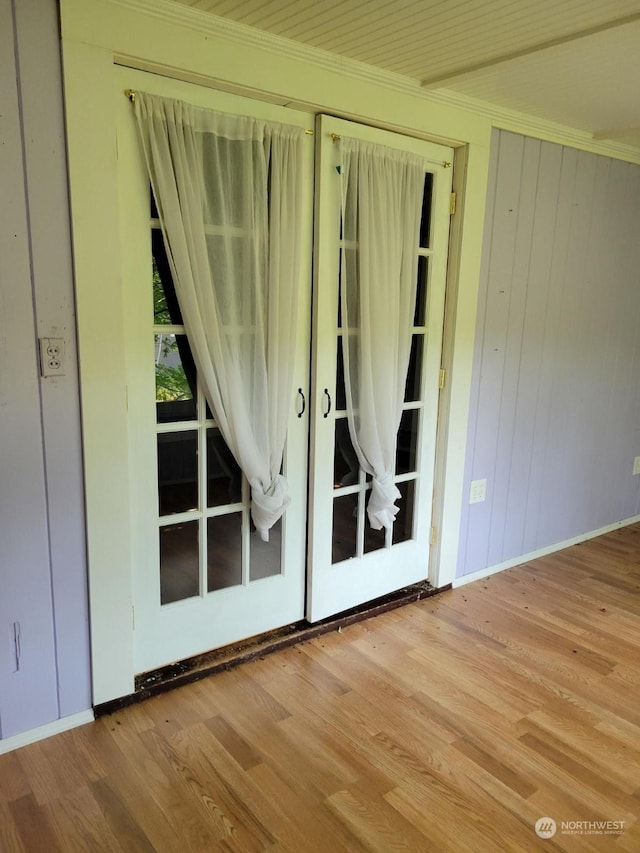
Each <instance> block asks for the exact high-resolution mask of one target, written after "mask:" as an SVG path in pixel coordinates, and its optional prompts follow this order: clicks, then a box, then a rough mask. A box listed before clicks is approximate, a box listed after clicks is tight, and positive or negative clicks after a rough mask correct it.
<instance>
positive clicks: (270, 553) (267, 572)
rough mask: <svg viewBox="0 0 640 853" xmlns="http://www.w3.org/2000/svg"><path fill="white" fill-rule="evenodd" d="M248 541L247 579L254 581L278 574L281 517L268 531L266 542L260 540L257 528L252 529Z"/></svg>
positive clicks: (279, 565) (280, 557) (280, 556)
mask: <svg viewBox="0 0 640 853" xmlns="http://www.w3.org/2000/svg"><path fill="white" fill-rule="evenodd" d="M249 542H250V551H249V579H250V580H252V581H256V580H260V578H270V577H272V576H273V575H279V574H280V572H281V571H282V568H281V565H282V563H281V561H282V555H281V544H282V519H280V520H279V521H278V522H276V524H274V525H273V527H272V528H271V530H270V531H269V541H268V542H263V541H262V539H261V538H260V534H259V533H258V531H257V530H252V533H251V537H250V539H249Z"/></svg>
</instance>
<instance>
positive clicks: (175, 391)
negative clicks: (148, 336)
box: [154, 334, 196, 423]
mask: <svg viewBox="0 0 640 853" xmlns="http://www.w3.org/2000/svg"><path fill="white" fill-rule="evenodd" d="M154 341H155V354H154V357H155V365H156V413H157V419H158V423H170V422H171V421H187V420H195V418H196V401H195V383H196V372H195V366H194V365H193V358H192V357H191V352H190V350H189V344H188V343H187V338H186V335H170V334H157V335H155V336H154Z"/></svg>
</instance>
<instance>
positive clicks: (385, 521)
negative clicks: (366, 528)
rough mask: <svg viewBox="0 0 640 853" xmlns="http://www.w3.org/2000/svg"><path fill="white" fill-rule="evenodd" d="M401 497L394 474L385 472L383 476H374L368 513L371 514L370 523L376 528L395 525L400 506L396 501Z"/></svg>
mask: <svg viewBox="0 0 640 853" xmlns="http://www.w3.org/2000/svg"><path fill="white" fill-rule="evenodd" d="M399 497H401V494H400V491H399V489H398V487H397V486H396V484H395V483H394V482H393V475H392V474H383V475H382V477H374V478H373V481H372V483H371V497H370V498H369V503H368V505H367V515H368V516H369V524H370V525H371V527H373V529H374V530H382V528H383V527H393V522H394V520H395V517H396V515H397V514H398V507H397V506H395V504H394V501H396V500H397V499H398V498H399Z"/></svg>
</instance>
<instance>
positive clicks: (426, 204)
mask: <svg viewBox="0 0 640 853" xmlns="http://www.w3.org/2000/svg"><path fill="white" fill-rule="evenodd" d="M432 195H433V175H432V174H431V172H427V174H426V175H425V177H424V195H423V197H422V219H421V221H420V248H421V249H428V248H429V247H430V245H431V196H432Z"/></svg>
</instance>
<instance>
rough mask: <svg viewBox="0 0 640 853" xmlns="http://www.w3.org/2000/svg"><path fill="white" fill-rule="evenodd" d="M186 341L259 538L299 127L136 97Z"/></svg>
mask: <svg viewBox="0 0 640 853" xmlns="http://www.w3.org/2000/svg"><path fill="white" fill-rule="evenodd" d="M135 115H136V119H137V122H138V128H139V131H140V136H141V139H142V145H143V148H144V153H145V158H146V161H147V166H148V169H149V176H150V179H151V184H152V187H153V193H154V196H155V200H156V205H157V208H158V213H159V216H160V222H161V225H162V231H163V235H164V240H165V245H166V248H167V255H168V257H169V263H170V265H171V271H172V274H173V278H174V282H175V288H176V294H177V297H178V302H179V304H180V310H181V311H182V316H183V320H184V324H185V329H186V333H187V338H188V340H189V344H190V346H191V350H192V352H193V356H194V360H195V362H196V366H197V368H198V373H199V377H200V381H201V382H202V385H203V387H204V389H205V394H206V397H207V400H208V402H209V405H210V407H211V410H212V412H213V414H214V417H215V419H216V422H217V424H218V426H219V428H220V431H221V432H222V435H223V437H224V439H225V441H226V442H227V445H228V446H229V449H230V450H231V452H232V453H233V455H234V456H235V458H236V460H237V462H238V464H239V466H240V468H241V469H242V471H243V472H244V474H245V475H246V477H247V479H248V480H249V483H250V484H251V499H252V505H251V513H252V518H253V521H254V523H255V525H256V528H257V529H258V531H259V533H260V535H261V537H262V538H263V539H264V540H265V541H266V540H268V531H269V528H270V527H272V526H273V524H275V522H276V521H277V520H278V519H279V518H280V516H281V515H282V514H283V513H284V511H285V509H286V507H287V505H288V503H289V500H290V499H289V497H288V489H287V483H286V480H285V478H284V477H283V476H282V475H281V474H280V470H281V466H282V455H283V450H284V443H285V436H286V429H287V420H288V416H289V407H290V405H291V404H292V400H293V363H294V353H295V341H296V319H297V290H298V284H299V272H300V254H299V246H300V242H301V241H300V228H301V221H302V215H301V185H302V174H301V170H302V150H303V149H302V146H303V144H304V138H305V137H304V130H302V129H300V128H296V127H289V126H285V125H279V124H274V123H270V122H264V121H258V120H256V119H253V118H247V117H242V116H234V115H227V114H224V113H217V112H214V111H211V110H206V109H201V108H197V107H193V106H191V105H189V104H185V103H183V102H181V101H174V100H169V99H166V98H160V97H157V96H153V95H148V94H145V93H144V92H137V93H136V99H135Z"/></svg>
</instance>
